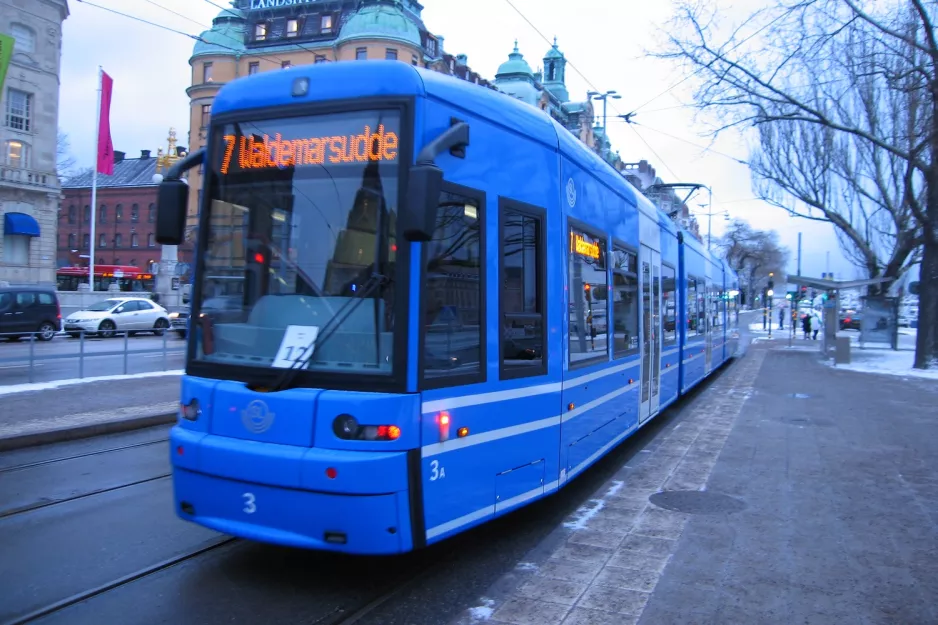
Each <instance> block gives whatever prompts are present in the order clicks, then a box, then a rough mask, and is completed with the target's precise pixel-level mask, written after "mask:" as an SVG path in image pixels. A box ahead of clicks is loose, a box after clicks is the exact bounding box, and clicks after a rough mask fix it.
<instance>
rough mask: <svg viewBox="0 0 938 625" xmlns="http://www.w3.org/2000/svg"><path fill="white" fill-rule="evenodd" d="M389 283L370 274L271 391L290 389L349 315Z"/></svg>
mask: <svg viewBox="0 0 938 625" xmlns="http://www.w3.org/2000/svg"><path fill="white" fill-rule="evenodd" d="M390 281H391V279H390V278H388V277H387V276H386V275H384V274H381V273H372V274H371V277H369V278H368V280H367V281H366V282H365V284H363V285H362V288H361V290H359V291H358V292H356V293H355V295H353V296H352V297H351V298H350V299H349V300H348V301H347V302H346V303H345V304H343V305H342V307H341V308H340V309H339V311H338V312H337V313H336V314H335V316H334V317H333V318H332V319H331V320H330V321H329V323H327V324H326V327H325V328H324V329H323V330H324V331H323V334H322V338H319V337H318V336H317V337H316V344H315V346H314V347H313V350H312V352H311V353H310V354H309V355H308V356H305V357H302V358H297V359H296V360H295V361H294V362H293V364H292V365H291V366H290V367H288V368H287V369H286V370H285V371H284V372H283V374H282V375H281V376H280V377H279V378H277V381H276V382H274V384H273V386H272V387H271V390H272V391H274V392H276V391H282V390H285V389H287V388H290V384H291V383H292V382H293V381H294V380H295V379H296V376H297V374H298V372H299V371H303V370H304V369H305V368H306V366H307V365H308V364H309V363H311V362H312V361H313V359H314V358H315V357H316V354H317V353H319V349H320V348H321V347H322V346H323V345H324V344H325V343H326V342H327V341H328V340H329V339H330V338H332V336H333V335H334V334H335V333H336V332H337V331H338V329H339V328H340V327H341V326H342V324H343V323H345V320H346V319H348V317H349V315H351V314H352V313H353V312H355V309H356V308H358V306H359V305H360V304H361V303H362V302H363V301H364V300H365V298H367V297H368V296H369V295H371V293H372V292H373V291H375V290H376V289H377V288H378V287H380V286H382V285H384V284H387V283H389V282H390Z"/></svg>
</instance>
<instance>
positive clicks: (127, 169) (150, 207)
mask: <svg viewBox="0 0 938 625" xmlns="http://www.w3.org/2000/svg"><path fill="white" fill-rule="evenodd" d="M156 173H157V158H156V157H154V156H152V155H151V153H150V150H142V151H141V152H140V158H126V155H125V154H124V153H123V152H118V151H115V152H114V174H113V175H111V176H106V175H104V174H98V198H97V203H98V211H97V215H96V219H97V224H96V225H95V239H96V241H95V250H94V255H95V263H96V264H108V265H137V266H138V267H142V268H144V269H146V270H149V269H150V268H151V263H159V261H160V246H159V245H157V243H156V235H155V229H156V198H157V190H158V188H159V185H158V184H157V183H156V182H154V181H153V176H154V174H156ZM91 176H92V174H91V171H90V170H89V171H88V172H86V173H83V174H80V175H78V176H74V177H72V178H70V179H69V180H68V181H67V182H66V183H64V184H63V185H62V204H61V205H60V206H59V222H58V242H57V250H58V251H57V266H59V267H65V266H87V265H88V260H89V258H88V252H89V249H90V237H91ZM191 261H192V252H191V247H190V246H180V247H179V262H181V263H190V262H191Z"/></svg>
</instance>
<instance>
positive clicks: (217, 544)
mask: <svg viewBox="0 0 938 625" xmlns="http://www.w3.org/2000/svg"><path fill="white" fill-rule="evenodd" d="M238 540H240V539H238V538H235V537H233V536H223V537H221V538H217V539H215V540H213V541H211V542H209V543H208V544H207V545H204V546H202V547H200V548H198V549H194V550H191V551H188V552H187V553H183V554H180V555H178V556H173V557H171V558H167V559H165V560H163V561H161V562H157V563H156V564H153V565H151V566H148V567H144V568H142V569H139V570H137V571H135V572H133V573H130V574H128V575H124V576H123V577H119V578H117V579H115V580H112V581H110V582H107V583H104V584H101V585H100V586H96V587H94V588H91V589H88V590H85V591H82V592H79V593H75V594H74V595H71V596H70V597H66V598H64V599H61V600H59V601H56V602H55V603H50V604H48V605H46V606H44V607H41V608H38V609H36V610H33V611H32V612H29V613H27V614H24V615H21V616H17V617H15V618H14V619H13V620H11V621H7V622H6V623H4V624H3V625H22V624H24V623H31V622H33V621H36V620H38V619H40V618H44V617H46V616H51V615H53V614H55V613H57V612H61V611H62V610H65V609H66V608H69V607H70V606H73V605H75V604H78V603H81V602H83V601H87V600H89V599H93V598H94V597H97V596H99V595H103V594H105V593H107V592H110V591H112V590H116V589H118V588H121V587H123V586H127V585H128V584H131V583H133V582H136V581H138V580H140V579H143V578H146V577H149V576H151V575H155V574H157V573H159V572H161V571H165V570H167V569H171V568H173V567H174V566H178V565H180V564H183V563H184V562H188V561H190V560H193V559H195V558H198V557H200V556H203V555H205V554H207V553H209V552H212V551H215V550H217V549H220V548H221V547H224V546H226V545H229V544H231V543H233V542H235V541H238Z"/></svg>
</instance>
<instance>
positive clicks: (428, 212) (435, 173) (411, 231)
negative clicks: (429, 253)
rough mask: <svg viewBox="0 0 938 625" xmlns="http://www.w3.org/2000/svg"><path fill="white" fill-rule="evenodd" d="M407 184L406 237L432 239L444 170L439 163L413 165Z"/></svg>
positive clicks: (403, 220) (404, 217) (402, 218)
mask: <svg viewBox="0 0 938 625" xmlns="http://www.w3.org/2000/svg"><path fill="white" fill-rule="evenodd" d="M407 184H408V187H407V188H408V191H407V203H406V204H405V206H404V213H403V214H402V215H401V221H402V224H401V225H402V228H401V230H402V231H403V233H404V239H405V240H407V241H430V240H432V239H433V233H434V232H435V231H436V217H437V211H438V210H439V206H440V193H441V192H442V191H443V170H442V169H440V168H439V167H437V166H436V165H415V166H413V167H411V168H410V175H409V178H408V182H407Z"/></svg>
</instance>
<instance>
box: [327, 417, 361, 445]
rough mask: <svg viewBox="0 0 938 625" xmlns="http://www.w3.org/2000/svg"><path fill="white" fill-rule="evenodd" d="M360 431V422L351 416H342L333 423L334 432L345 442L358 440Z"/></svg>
mask: <svg viewBox="0 0 938 625" xmlns="http://www.w3.org/2000/svg"><path fill="white" fill-rule="evenodd" d="M359 429H360V428H359V425H358V421H356V420H355V417H353V416H352V415H350V414H340V415H339V416H338V417H336V418H335V421H333V422H332V431H333V432H335V435H336V436H338V437H339V438H342V439H345V440H354V439H356V438H358V431H359Z"/></svg>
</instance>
